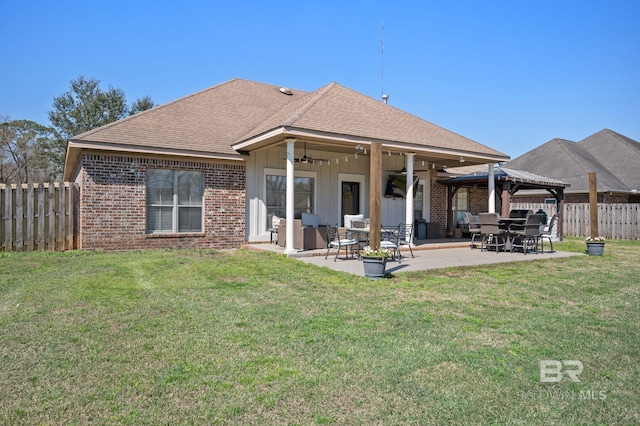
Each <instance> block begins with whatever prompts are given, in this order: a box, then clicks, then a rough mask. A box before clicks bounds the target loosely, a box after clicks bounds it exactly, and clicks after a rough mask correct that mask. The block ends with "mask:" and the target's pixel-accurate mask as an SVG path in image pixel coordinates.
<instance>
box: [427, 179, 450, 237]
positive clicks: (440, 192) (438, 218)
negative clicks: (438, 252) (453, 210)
mask: <svg viewBox="0 0 640 426" xmlns="http://www.w3.org/2000/svg"><path fill="white" fill-rule="evenodd" d="M431 222H438V224H439V225H440V226H439V228H440V237H441V238H444V237H445V236H446V235H447V187H446V186H445V185H442V184H440V183H438V182H436V181H435V180H433V181H432V182H431Z"/></svg>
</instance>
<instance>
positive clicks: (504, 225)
mask: <svg viewBox="0 0 640 426" xmlns="http://www.w3.org/2000/svg"><path fill="white" fill-rule="evenodd" d="M526 222H527V218H526V217H503V218H500V219H499V220H498V224H499V226H500V229H504V231H505V232H504V233H503V238H504V251H511V245H512V244H513V239H514V238H515V234H514V233H512V232H510V231H509V226H510V225H511V224H513V223H517V224H518V225H524V224H525V223H526Z"/></svg>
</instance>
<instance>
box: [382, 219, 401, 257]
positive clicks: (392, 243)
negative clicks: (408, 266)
mask: <svg viewBox="0 0 640 426" xmlns="http://www.w3.org/2000/svg"><path fill="white" fill-rule="evenodd" d="M399 239H400V226H398V227H397V228H392V227H388V226H386V227H385V226H383V227H382V228H381V229H380V248H386V249H387V250H390V251H391V252H392V253H393V254H392V257H391V258H392V259H393V260H396V256H397V259H398V262H400V248H399V247H400V240H399Z"/></svg>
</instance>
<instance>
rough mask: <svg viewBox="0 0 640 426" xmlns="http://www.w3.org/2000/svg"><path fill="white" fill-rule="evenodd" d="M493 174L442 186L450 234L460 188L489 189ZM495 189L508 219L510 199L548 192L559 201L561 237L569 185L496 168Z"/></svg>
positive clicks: (449, 181)
mask: <svg viewBox="0 0 640 426" xmlns="http://www.w3.org/2000/svg"><path fill="white" fill-rule="evenodd" d="M489 174H490V171H489V170H486V171H480V172H475V173H470V174H467V175H463V176H456V177H452V178H449V179H446V180H443V181H441V182H440V183H442V184H444V185H447V188H448V191H447V233H451V232H452V231H453V197H454V196H455V195H456V192H458V190H459V189H460V188H468V187H472V188H489V189H491V185H489ZM493 177H494V182H493V183H494V185H493V187H494V188H495V189H496V191H497V192H498V194H499V195H500V198H501V202H502V211H501V215H502V216H503V217H508V216H509V206H510V204H511V196H512V195H513V194H515V193H516V192H518V191H520V190H546V191H547V192H548V193H549V194H551V196H552V197H553V198H555V199H556V203H557V206H558V235H562V200H563V199H564V189H565V188H566V187H568V186H569V184H568V183H565V182H562V181H559V180H556V179H553V178H550V177H546V176H540V175H536V174H533V173H529V172H525V171H523V170H515V169H508V168H504V167H496V168H495V169H494V171H493Z"/></svg>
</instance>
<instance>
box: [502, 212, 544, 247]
mask: <svg viewBox="0 0 640 426" xmlns="http://www.w3.org/2000/svg"><path fill="white" fill-rule="evenodd" d="M540 225H544V216H543V215H541V214H530V215H529V216H527V221H526V222H525V223H524V224H519V223H512V224H510V225H509V234H510V235H511V237H512V240H511V252H512V253H513V249H514V248H521V249H522V251H523V252H524V254H527V252H528V251H530V250H533V251H534V252H535V253H537V252H538V238H539V236H540Z"/></svg>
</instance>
